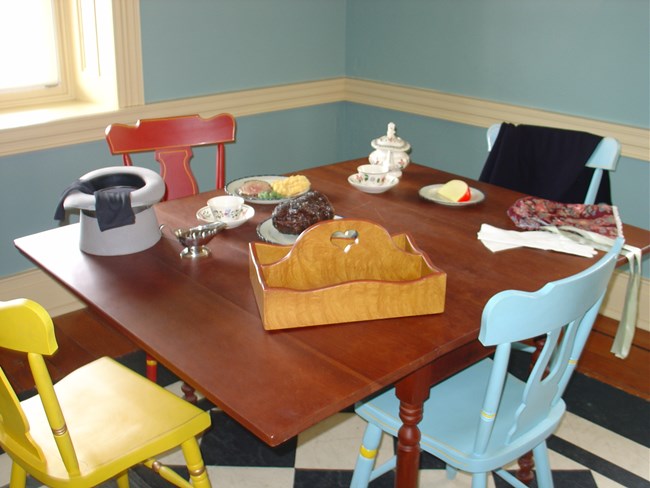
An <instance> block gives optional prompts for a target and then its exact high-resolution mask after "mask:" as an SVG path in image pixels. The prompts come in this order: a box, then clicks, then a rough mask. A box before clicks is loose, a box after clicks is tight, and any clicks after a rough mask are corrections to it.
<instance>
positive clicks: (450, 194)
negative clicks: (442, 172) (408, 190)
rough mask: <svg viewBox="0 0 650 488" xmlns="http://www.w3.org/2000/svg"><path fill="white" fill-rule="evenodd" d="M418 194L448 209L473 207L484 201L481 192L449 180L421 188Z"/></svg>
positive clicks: (458, 181) (460, 182)
mask: <svg viewBox="0 0 650 488" xmlns="http://www.w3.org/2000/svg"><path fill="white" fill-rule="evenodd" d="M418 193H419V194H420V196H421V197H422V198H424V199H426V200H430V201H432V202H435V203H439V204H440V205H448V206H450V207H464V206H466V205H474V204H477V203H479V202H482V201H483V200H484V199H485V195H484V194H483V192H482V191H481V190H477V189H476V188H472V187H471V186H469V185H468V184H467V183H465V182H464V181H461V180H450V181H448V182H447V183H440V184H436V185H427V186H423V187H422V188H420V191H419V192H418Z"/></svg>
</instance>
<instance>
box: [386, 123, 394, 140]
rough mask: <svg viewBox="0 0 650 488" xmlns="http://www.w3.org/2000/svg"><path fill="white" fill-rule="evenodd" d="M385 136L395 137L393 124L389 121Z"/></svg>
mask: <svg viewBox="0 0 650 488" xmlns="http://www.w3.org/2000/svg"><path fill="white" fill-rule="evenodd" d="M386 136H387V137H388V139H395V124H394V123H393V122H390V123H389V124H388V130H387V131H386Z"/></svg>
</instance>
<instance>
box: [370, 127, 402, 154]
mask: <svg viewBox="0 0 650 488" xmlns="http://www.w3.org/2000/svg"><path fill="white" fill-rule="evenodd" d="M370 145H371V146H372V147H374V148H375V149H386V150H389V151H408V150H409V149H411V145H410V144H409V143H408V142H406V141H405V140H404V139H402V138H401V137H399V136H398V135H397V134H396V133H395V124H394V123H393V122H390V123H389V124H388V130H387V131H386V135H385V136H381V137H378V138H377V139H373V140H372V142H371V143H370Z"/></svg>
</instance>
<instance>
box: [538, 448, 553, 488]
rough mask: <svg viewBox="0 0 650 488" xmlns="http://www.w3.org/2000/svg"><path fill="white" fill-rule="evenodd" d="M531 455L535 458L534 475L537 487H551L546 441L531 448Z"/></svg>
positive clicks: (551, 480)
mask: <svg viewBox="0 0 650 488" xmlns="http://www.w3.org/2000/svg"><path fill="white" fill-rule="evenodd" d="M533 456H534V458H535V475H536V478H537V486H538V488H553V475H552V474H551V464H550V463H549V460H548V449H547V448H546V442H542V443H541V444H539V445H538V446H537V447H535V448H534V449H533Z"/></svg>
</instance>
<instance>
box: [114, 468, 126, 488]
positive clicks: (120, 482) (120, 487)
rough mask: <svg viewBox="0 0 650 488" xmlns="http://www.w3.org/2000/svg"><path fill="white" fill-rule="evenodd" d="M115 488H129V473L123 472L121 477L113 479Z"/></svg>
mask: <svg viewBox="0 0 650 488" xmlns="http://www.w3.org/2000/svg"><path fill="white" fill-rule="evenodd" d="M115 482H116V483H117V488H129V472H128V471H124V473H122V474H121V475H119V476H118V477H117V478H115Z"/></svg>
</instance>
